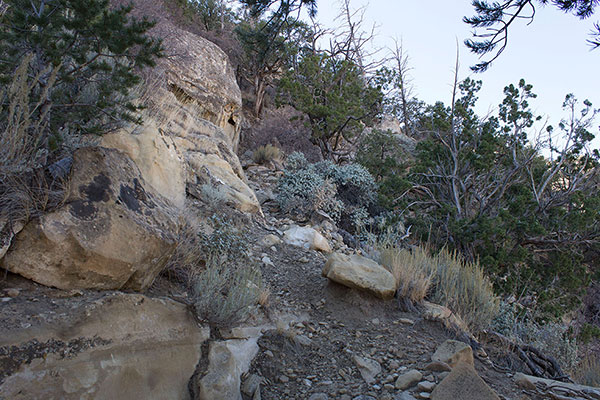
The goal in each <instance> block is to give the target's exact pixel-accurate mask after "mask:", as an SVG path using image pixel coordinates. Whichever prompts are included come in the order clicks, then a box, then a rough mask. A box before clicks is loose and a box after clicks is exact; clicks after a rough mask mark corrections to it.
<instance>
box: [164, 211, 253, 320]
mask: <svg viewBox="0 0 600 400" xmlns="http://www.w3.org/2000/svg"><path fill="white" fill-rule="evenodd" d="M208 222H209V226H204V227H203V229H201V227H202V226H203V224H202V223H201V221H200V220H199V219H198V217H196V216H195V215H193V214H188V215H185V216H182V217H181V220H180V222H179V231H178V235H177V237H178V242H177V246H176V248H175V251H174V252H173V254H172V256H171V258H170V259H169V261H168V263H167V266H166V268H165V272H164V274H165V275H166V276H167V277H168V278H169V279H170V280H171V281H172V282H174V283H176V284H178V285H180V286H182V288H183V289H184V290H186V291H187V292H188V294H189V301H190V304H191V306H192V308H193V310H194V312H195V313H196V315H197V316H198V318H199V319H200V320H202V321H203V322H206V323H207V324H208V325H210V326H212V327H216V328H230V327H233V326H235V325H236V324H238V323H240V322H242V321H243V320H244V319H246V318H247V317H248V315H249V313H250V310H251V307H252V306H254V305H256V304H257V303H258V302H259V300H261V299H260V296H261V293H263V292H264V290H263V288H262V280H261V274H260V270H259V269H258V268H257V267H256V266H255V265H253V264H252V262H251V260H250V258H249V257H248V253H247V251H248V248H247V242H246V240H245V239H244V232H242V231H241V230H239V229H238V228H236V227H235V226H234V224H233V222H232V221H230V220H228V219H226V218H224V217H220V216H218V215H213V216H212V217H210V218H209V220H208Z"/></svg>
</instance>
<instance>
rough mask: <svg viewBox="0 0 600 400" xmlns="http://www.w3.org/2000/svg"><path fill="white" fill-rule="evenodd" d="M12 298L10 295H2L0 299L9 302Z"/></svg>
mask: <svg viewBox="0 0 600 400" xmlns="http://www.w3.org/2000/svg"><path fill="white" fill-rule="evenodd" d="M11 300H12V297H3V298H2V299H0V301H2V302H3V303H6V302H9V301H11Z"/></svg>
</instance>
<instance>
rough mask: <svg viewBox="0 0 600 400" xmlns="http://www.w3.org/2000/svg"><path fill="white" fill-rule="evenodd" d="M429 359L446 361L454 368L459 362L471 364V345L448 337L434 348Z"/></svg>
mask: <svg viewBox="0 0 600 400" xmlns="http://www.w3.org/2000/svg"><path fill="white" fill-rule="evenodd" d="M431 361H433V362H441V363H446V364H448V365H449V366H450V368H454V367H455V366H456V365H457V364H459V363H465V364H469V365H473V350H472V349H471V346H469V345H468V344H466V343H463V342H460V341H458V340H452V339H448V340H446V341H445V342H444V343H442V344H441V345H440V346H438V348H437V349H436V350H435V353H433V355H432V356H431Z"/></svg>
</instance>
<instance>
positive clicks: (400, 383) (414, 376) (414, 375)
mask: <svg viewBox="0 0 600 400" xmlns="http://www.w3.org/2000/svg"><path fill="white" fill-rule="evenodd" d="M422 378H423V374H422V373H421V372H419V371H417V370H416V369H411V370H410V371H407V372H405V373H403V374H402V375H400V376H399V377H398V379H396V383H395V385H394V386H395V387H396V389H400V390H406V389H408V388H410V387H412V386H414V385H416V384H417V383H419V382H420V381H421V379H422Z"/></svg>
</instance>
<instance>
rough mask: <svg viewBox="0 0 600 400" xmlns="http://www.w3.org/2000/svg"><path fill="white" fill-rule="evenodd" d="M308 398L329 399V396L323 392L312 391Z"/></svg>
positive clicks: (309, 399) (310, 399)
mask: <svg viewBox="0 0 600 400" xmlns="http://www.w3.org/2000/svg"><path fill="white" fill-rule="evenodd" d="M308 400H329V396H327V395H326V394H325V393H313V394H312V395H311V396H310V397H309V398H308Z"/></svg>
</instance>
